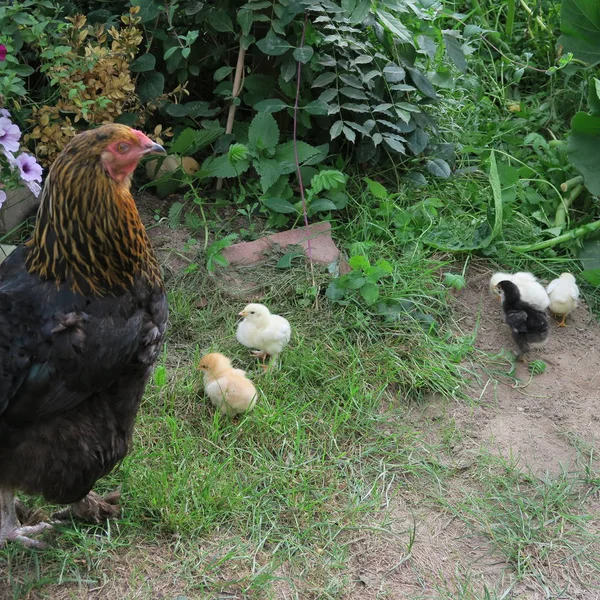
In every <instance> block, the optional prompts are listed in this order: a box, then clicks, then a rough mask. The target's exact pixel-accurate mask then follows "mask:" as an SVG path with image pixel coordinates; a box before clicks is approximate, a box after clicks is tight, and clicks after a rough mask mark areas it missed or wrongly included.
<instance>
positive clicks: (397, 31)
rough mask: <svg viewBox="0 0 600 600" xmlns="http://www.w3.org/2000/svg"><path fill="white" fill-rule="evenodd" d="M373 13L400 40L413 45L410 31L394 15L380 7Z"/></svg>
mask: <svg viewBox="0 0 600 600" xmlns="http://www.w3.org/2000/svg"><path fill="white" fill-rule="evenodd" d="M375 14H376V16H377V18H378V19H379V21H380V23H381V24H382V25H383V26H384V27H385V29H387V30H388V31H390V32H391V33H392V34H394V35H395V36H396V37H398V38H399V39H400V41H402V42H404V43H406V44H410V45H411V46H412V45H413V40H412V35H411V33H410V31H409V30H408V29H407V28H406V27H405V26H404V25H403V24H402V23H401V22H400V21H399V20H398V19H396V17H394V16H392V15H391V14H390V13H388V12H386V11H385V10H381V9H377V10H376V11H375Z"/></svg>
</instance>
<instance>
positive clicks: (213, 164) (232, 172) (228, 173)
mask: <svg viewBox="0 0 600 600" xmlns="http://www.w3.org/2000/svg"><path fill="white" fill-rule="evenodd" d="M249 166H250V162H249V161H248V160H240V161H238V162H236V163H235V164H231V162H230V161H229V156H227V154H223V155H221V156H217V157H213V156H209V157H208V158H207V159H206V160H205V161H204V162H203V163H202V168H201V169H200V171H201V173H202V175H204V176H205V177H238V176H239V175H241V174H242V173H244V172H245V171H246V170H247V169H248V167H249Z"/></svg>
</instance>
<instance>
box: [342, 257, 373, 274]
mask: <svg viewBox="0 0 600 600" xmlns="http://www.w3.org/2000/svg"><path fill="white" fill-rule="evenodd" d="M348 264H349V265H350V268H351V269H354V270H356V271H364V270H365V269H368V268H369V267H370V266H371V263H370V262H369V259H368V258H367V257H366V256H363V255H362V254H357V255H355V256H352V257H350V260H349V261H348Z"/></svg>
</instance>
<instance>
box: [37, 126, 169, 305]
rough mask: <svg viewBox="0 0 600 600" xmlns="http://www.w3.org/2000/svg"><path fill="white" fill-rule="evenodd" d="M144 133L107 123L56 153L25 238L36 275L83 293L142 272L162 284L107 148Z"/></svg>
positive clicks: (108, 288) (120, 286)
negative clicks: (33, 222) (30, 233)
mask: <svg viewBox="0 0 600 600" xmlns="http://www.w3.org/2000/svg"><path fill="white" fill-rule="evenodd" d="M139 135H141V136H143V134H140V132H134V131H133V130H131V129H130V128H129V127H125V126H123V125H114V124H113V125H105V126H103V127H100V128H98V129H96V130H93V131H87V132H85V133H82V134H79V135H78V136H76V137H75V138H74V139H73V141H72V142H71V143H70V144H69V145H68V146H67V147H66V148H65V149H64V150H63V152H62V153H61V154H60V155H59V156H58V158H57V159H56V161H55V162H54V164H53V165H52V167H51V168H50V172H49V174H48V178H47V180H46V183H45V186H44V190H43V192H42V197H41V204H40V208H39V211H38V217H37V222H36V226H35V230H34V233H33V236H32V238H31V239H30V240H29V241H28V242H27V246H28V247H29V253H28V258H27V268H28V271H29V272H30V273H37V274H38V275H39V276H40V277H42V278H43V279H47V280H53V281H56V283H57V284H60V283H66V284H67V285H69V286H70V287H71V288H72V289H73V290H74V291H76V292H79V293H84V294H96V295H101V296H103V295H107V294H118V293H120V292H123V291H125V290H127V289H129V288H130V287H131V286H132V284H133V283H134V281H135V279H136V278H140V277H141V278H143V279H146V280H147V281H148V282H149V283H150V284H153V285H157V286H160V287H162V285H163V284H162V278H161V274H160V268H159V265H158V261H157V259H156V256H155V254H154V251H153V250H152V247H151V246H150V241H149V240H148V236H147V234H146V230H145V228H144V225H143V224H142V222H141V219H140V216H139V213H138V210H137V207H136V205H135V202H134V200H133V197H132V195H131V192H130V190H129V187H130V180H129V177H128V176H124V177H122V178H120V180H119V178H118V177H117V178H115V177H114V176H113V171H114V169H116V167H114V166H112V162H111V161H112V154H111V152H112V151H108V150H107V147H109V145H110V147H117V148H118V149H119V151H121V150H123V149H124V148H125V147H126V146H127V142H130V143H131V144H135V143H138V141H137V137H136V136H139ZM143 137H144V138H145V136H143ZM145 139H146V140H147V138H145ZM124 140H125V141H124ZM115 142H116V143H117V144H118V145H117V146H115ZM148 142H149V143H151V142H150V140H148ZM155 146H156V145H155ZM148 147H149V144H148ZM156 147H157V148H160V147H158V146H156ZM150 151H151V150H145V151H142V152H141V153H140V155H139V156H137V154H136V156H135V157H133V158H132V159H131V161H130V162H129V163H125V166H124V168H123V171H124V172H126V173H130V172H131V171H133V169H134V168H135V165H136V164H137V161H138V160H139V158H140V156H141V155H142V154H143V153H149V152H150ZM114 152H115V154H116V150H115V151H114ZM117 158H119V159H120V157H119V156H118V155H117ZM107 162H109V164H111V174H109V172H108V170H107V166H106V163H107Z"/></svg>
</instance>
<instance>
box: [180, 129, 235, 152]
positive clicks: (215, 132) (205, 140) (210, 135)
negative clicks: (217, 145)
mask: <svg viewBox="0 0 600 600" xmlns="http://www.w3.org/2000/svg"><path fill="white" fill-rule="evenodd" d="M223 131H224V130H223V129H222V128H221V127H216V128H215V129H191V128H189V127H188V128H187V129H184V130H183V131H182V132H181V133H180V134H179V135H178V136H177V138H176V139H175V140H174V141H173V143H172V144H171V152H173V153H175V154H182V155H190V154H194V153H196V152H198V150H201V149H202V148H205V147H206V146H208V145H209V144H212V143H213V142H214V141H215V140H217V139H218V138H219V137H220V136H221V134H222V133H223Z"/></svg>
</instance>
